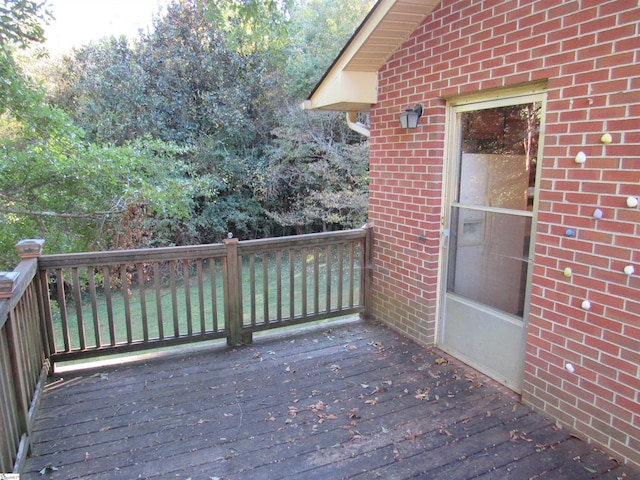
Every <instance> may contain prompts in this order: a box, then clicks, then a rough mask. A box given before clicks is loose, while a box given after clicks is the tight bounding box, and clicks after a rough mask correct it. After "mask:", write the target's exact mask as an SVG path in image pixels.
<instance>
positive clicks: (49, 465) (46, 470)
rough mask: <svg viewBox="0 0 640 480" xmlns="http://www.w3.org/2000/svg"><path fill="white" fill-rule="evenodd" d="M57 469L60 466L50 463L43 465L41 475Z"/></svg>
mask: <svg viewBox="0 0 640 480" xmlns="http://www.w3.org/2000/svg"><path fill="white" fill-rule="evenodd" d="M56 470H58V467H54V466H53V465H51V464H50V463H49V464H47V465H45V466H44V467H42V469H41V470H40V475H46V474H47V473H48V472H55V471H56Z"/></svg>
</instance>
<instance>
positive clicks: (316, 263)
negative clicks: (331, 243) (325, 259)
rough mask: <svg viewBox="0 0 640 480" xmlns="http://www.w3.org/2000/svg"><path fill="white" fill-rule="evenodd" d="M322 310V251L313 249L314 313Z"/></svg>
mask: <svg viewBox="0 0 640 480" xmlns="http://www.w3.org/2000/svg"><path fill="white" fill-rule="evenodd" d="M318 312H320V253H319V250H318V248H314V249H313V313H315V314H318Z"/></svg>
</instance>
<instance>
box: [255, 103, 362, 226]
mask: <svg viewBox="0 0 640 480" xmlns="http://www.w3.org/2000/svg"><path fill="white" fill-rule="evenodd" d="M288 119H289V123H288V124H283V125H282V126H281V127H279V128H278V129H276V130H275V131H274V134H275V135H276V136H277V139H276V140H275V141H274V142H273V146H272V149H271V152H270V155H269V157H268V166H267V168H265V172H269V173H268V176H265V177H263V182H262V184H263V194H264V200H265V205H266V208H267V210H268V213H269V215H270V216H271V217H272V218H273V219H274V220H275V221H276V222H277V223H278V224H279V225H281V226H283V227H295V229H296V231H297V232H302V231H305V230H306V231H317V230H318V229H322V230H323V231H325V230H328V229H331V228H345V227H347V228H355V227H360V226H362V225H363V224H364V223H365V220H366V211H367V195H368V145H367V143H366V142H363V141H362V139H361V138H360V137H359V136H358V135H357V134H356V133H354V132H352V131H350V130H349V129H348V127H347V126H346V125H345V122H344V120H343V118H342V116H339V115H337V114H336V113H333V112H304V111H300V110H299V109H296V108H292V109H291V110H290V111H289V116H288Z"/></svg>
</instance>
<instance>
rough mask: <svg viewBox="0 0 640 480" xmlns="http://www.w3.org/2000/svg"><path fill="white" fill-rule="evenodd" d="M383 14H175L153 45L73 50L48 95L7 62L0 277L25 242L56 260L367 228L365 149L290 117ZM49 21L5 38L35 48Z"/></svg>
mask: <svg viewBox="0 0 640 480" xmlns="http://www.w3.org/2000/svg"><path fill="white" fill-rule="evenodd" d="M21 3H22V4H23V5H24V6H26V7H31V6H35V5H36V2H33V1H31V2H30V1H23V2H21ZM370 4H371V1H370V0H358V1H357V2H353V1H351V0H338V1H329V0H309V1H305V2H300V3H297V4H295V5H294V4H293V0H291V1H290V0H286V1H279V0H267V1H253V0H219V1H212V0H206V1H205V0H173V2H172V3H171V4H170V5H169V6H168V8H167V11H166V14H164V15H163V16H162V17H159V18H156V19H155V20H154V28H153V30H152V31H151V32H149V33H147V34H142V36H141V37H140V38H138V39H127V38H125V37H120V38H115V37H111V38H105V39H103V40H101V41H99V42H96V43H91V44H89V45H85V46H83V47H82V48H79V49H77V50H73V51H72V52H71V53H70V54H69V55H68V56H66V57H65V58H64V59H63V60H62V61H61V62H60V63H59V65H58V68H57V69H55V73H54V75H52V76H51V78H48V79H47V85H48V91H47V92H46V95H45V91H44V89H43V88H41V87H40V86H38V85H36V84H35V83H34V82H32V81H30V80H29V79H28V78H27V77H26V76H25V75H24V74H23V73H22V72H21V71H20V69H19V68H18V67H17V65H16V62H15V61H14V57H13V54H12V53H11V50H10V49H9V48H4V47H3V49H2V51H1V52H0V54H3V55H4V57H2V58H0V74H1V75H2V78H3V80H4V81H3V82H0V114H2V115H1V116H0V142H2V147H1V148H0V162H2V163H1V164H0V219H1V220H2V223H1V225H0V263H2V264H4V265H10V264H11V263H12V262H13V261H15V258H14V257H13V250H14V249H13V245H14V244H15V243H16V242H17V241H18V240H20V239H22V238H26V237H43V238H45V239H46V244H45V248H46V251H47V252H50V253H52V252H71V251H82V250H96V249H121V248H138V247H146V246H161V245H186V244H196V243H204V242H217V241H220V240H221V239H223V238H225V237H226V235H227V233H228V232H231V233H233V234H234V236H236V237H238V238H243V239H247V238H258V237H265V236H270V235H274V234H289V233H293V232H303V231H318V230H326V229H337V228H349V227H357V226H361V225H362V223H364V220H365V218H366V200H367V184H368V175H367V153H368V152H367V148H368V144H367V142H366V141H365V139H363V138H362V137H360V136H358V135H357V134H355V133H353V132H351V131H350V130H349V129H348V128H347V127H346V124H345V121H344V118H343V115H340V114H328V113H317V112H302V111H300V110H299V108H298V107H290V105H292V104H297V103H299V101H300V100H301V99H302V98H303V97H304V96H306V95H307V94H308V93H309V91H310V90H311V88H312V87H313V85H314V84H315V82H316V81H317V80H318V79H319V77H320V75H321V74H322V73H323V72H324V70H325V69H326V68H327V67H328V65H329V63H330V62H331V60H332V59H333V58H334V57H335V55H336V54H337V53H338V52H337V49H339V48H340V47H341V46H342V44H344V42H346V40H347V39H348V38H349V36H350V35H352V33H353V31H354V29H355V27H356V26H357V24H358V22H359V21H360V20H361V19H362V17H363V16H364V13H365V11H366V9H367V8H368V6H369V5H370ZM5 6H6V2H5ZM27 11H30V10H29V9H28V8H27ZM35 12H37V10H33V15H31V16H29V15H27V16H26V17H20V18H23V20H20V18H18V17H15V18H16V22H17V25H16V26H15V27H13V26H11V28H9V29H8V30H6V31H7V32H9V33H6V35H7V36H6V38H12V40H15V38H13V37H10V35H11V32H18V33H14V35H18V36H20V35H22V34H21V33H19V32H23V33H24V32H32V33H34V32H35V36H36V37H37V36H38V31H37V29H36V30H34V29H33V25H32V23H31V22H32V20H33V19H35V18H38V17H37V15H39V14H37V13H35ZM34 15H35V16H34ZM3 28H4V26H3V27H0V39H2V38H4V37H2V35H5V33H4V32H5V31H4V30H2V29H3ZM7 28H8V27H7ZM21 29H22V30H21ZM20 38H24V39H25V43H28V42H27V40H28V36H24V35H23V36H22V37H20Z"/></svg>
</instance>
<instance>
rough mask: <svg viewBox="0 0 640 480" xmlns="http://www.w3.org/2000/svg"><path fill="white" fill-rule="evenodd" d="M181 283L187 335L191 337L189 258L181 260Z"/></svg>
mask: <svg viewBox="0 0 640 480" xmlns="http://www.w3.org/2000/svg"><path fill="white" fill-rule="evenodd" d="M182 283H183V285H184V299H185V307H186V309H187V311H186V314H187V336H189V337H193V315H192V314H191V272H190V271H189V260H183V261H182Z"/></svg>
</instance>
